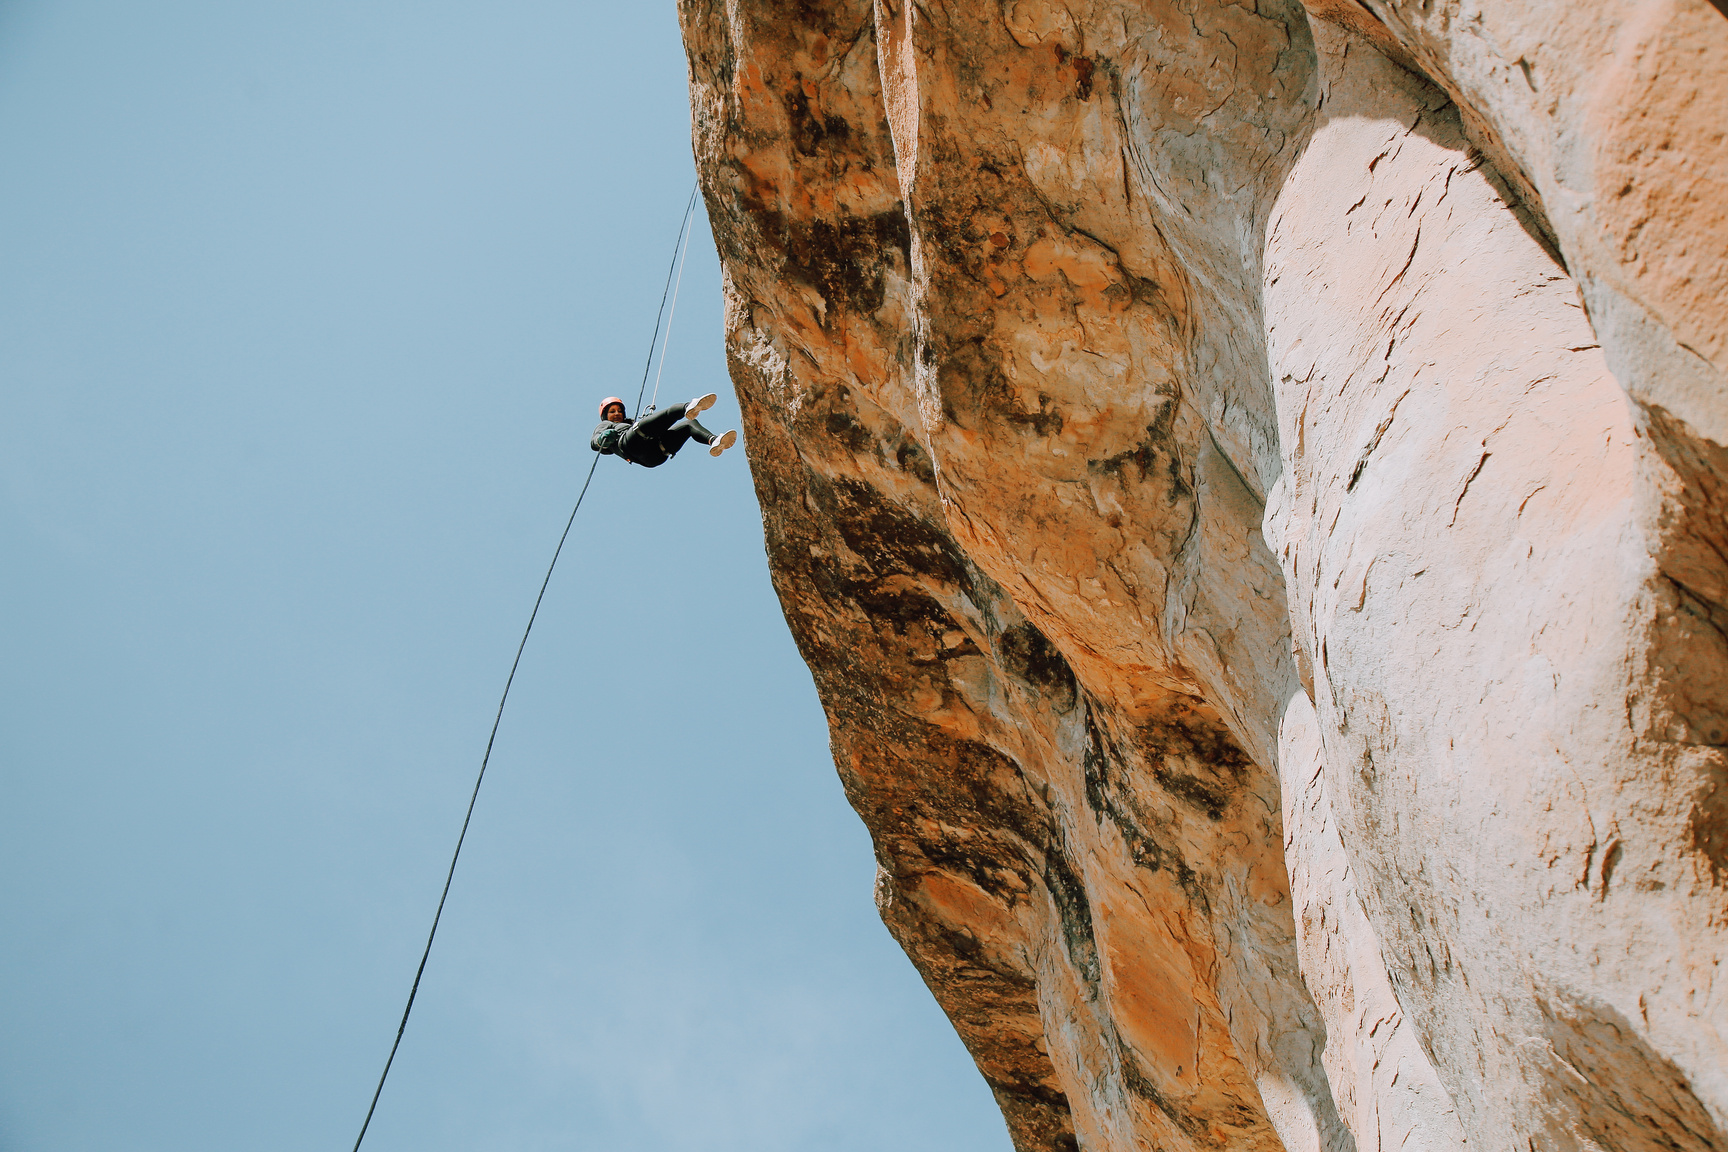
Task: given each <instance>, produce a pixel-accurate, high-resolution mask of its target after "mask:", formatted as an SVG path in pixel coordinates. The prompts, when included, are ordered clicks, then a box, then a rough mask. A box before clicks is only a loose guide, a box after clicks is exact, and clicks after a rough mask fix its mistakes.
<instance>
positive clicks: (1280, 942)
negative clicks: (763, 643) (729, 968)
mask: <svg viewBox="0 0 1728 1152" xmlns="http://www.w3.org/2000/svg"><path fill="white" fill-rule="evenodd" d="M680 12H681V16H682V19H683V24H684V32H685V38H686V43H687V46H688V49H689V55H690V69H691V88H692V99H693V103H694V109H695V131H696V150H697V156H698V161H699V165H700V171H701V176H702V184H703V190H704V194H705V196H706V199H707V206H708V211H709V215H710V218H711V220H712V222H713V226H714V233H715V240H716V242H717V244H718V246H719V250H720V253H721V256H722V260H723V264H724V268H725V275H726V285H727V288H726V291H727V316H726V324H727V333H726V335H727V341H728V348H729V352H730V355H731V363H732V371H733V377H734V380H735V382H736V384H737V387H738V392H739V397H740V401H741V403H742V405H743V408H744V413H745V420H746V430H747V434H748V437H749V453H750V459H751V465H752V468H753V469H754V473H755V479H756V486H757V491H758V494H759V496H760V498H761V502H762V508H763V516H764V522H765V524H766V526H767V535H768V548H769V553H770V559H771V563H772V569H773V573H774V579H775V582H776V587H777V588H778V590H779V593H780V596H781V599H782V601H783V603H784V605H785V609H786V614H787V618H788V620H789V621H790V623H791V626H792V630H793V633H794V635H795V636H796V638H797V640H798V643H799V645H800V647H801V649H802V651H803V653H804V655H805V657H806V659H807V660H808V661H809V663H810V666H811V669H812V671H813V672H814V674H815V677H816V681H817V685H818V688H819V690H820V692H821V696H822V699H823V702H824V705H825V707H826V708H827V711H828V716H829V721H830V724H831V728H832V733H833V748H834V754H835V759H836V762H837V764H838V767H839V770H840V774H841V778H842V780H843V781H844V783H845V786H846V789H847V792H848V794H849V796H850V797H851V799H852V802H853V804H854V805H855V807H856V808H857V810H858V812H859V813H860V815H861V816H862V817H863V818H864V820H865V822H866V824H867V825H868V826H869V828H870V830H871V832H872V834H873V835H874V837H875V843H876V848H877V855H878V859H879V861H880V865H881V869H880V873H879V878H878V890H877V901H878V904H879V906H880V908H881V911H882V915H883V918H884V919H885V920H886V921H887V923H888V926H889V928H890V930H891V931H893V932H894V934H895V936H896V937H897V938H898V939H899V940H900V942H901V943H902V944H903V945H904V946H905V948H906V950H907V952H908V954H909V955H910V956H911V957H912V959H913V962H914V963H915V964H917V966H918V968H919V970H920V971H921V972H922V973H923V975H924V977H925V979H926V981H927V982H928V983H929V985H930V987H931V989H932V990H933V991H934V992H935V994H936V996H937V998H938V999H939V1000H940V1002H941V1003H942V1005H943V1007H944V1008H945V1009H946V1010H947V1012H948V1014H949V1016H950V1018H951V1019H952V1020H953V1021H954V1025H955V1027H956V1028H957V1029H958V1030H959V1032H960V1034H961V1036H962V1037H963V1039H964V1040H965V1042H966V1044H967V1046H968V1047H969V1048H970V1050H971V1051H972V1053H973V1055H974V1057H975V1058H976V1060H977V1063H978V1067H979V1069H980V1070H981V1072H982V1073H983V1075H984V1076H985V1078H986V1079H987V1080H988V1082H989V1083H990V1085H991V1087H992V1088H993V1090H994V1091H995V1093H996V1097H997V1099H998V1100H999V1101H1000V1103H1001V1106H1002V1109H1003V1112H1004V1114H1005V1116H1006V1117H1007V1120H1008V1124H1009V1128H1010V1131H1011V1133H1012V1135H1013V1138H1014V1141H1015V1144H1016V1146H1017V1147H1018V1148H1020V1149H1022V1150H1024V1152H1030V1150H1033V1149H1060V1148H1075V1147H1079V1148H1083V1149H1087V1150H1088V1152H1104V1150H1112V1152H1114V1150H1123V1152H1126V1150H1129V1149H1163V1150H1170V1152H1175V1150H1178V1149H1202V1148H1231V1149H1250V1148H1266V1149H1273V1148H1278V1147H1285V1148H1290V1149H1304V1150H1306V1149H1351V1148H1356V1149H1362V1150H1365V1152H1366V1150H1368V1149H1379V1148H1383V1147H1384V1148H1410V1149H1423V1150H1430V1149H1431V1150H1453V1149H1461V1148H1464V1147H1465V1146H1467V1145H1470V1146H1474V1147H1476V1148H1480V1149H1598V1148H1599V1149H1688V1150H1690V1149H1708V1148H1728V1037H1725V1036H1724V1028H1725V1027H1728V1011H1725V1006H1724V1000H1723V997H1724V995H1725V994H1728V989H1725V990H1724V991H1723V992H1719V991H1718V990H1717V988H1716V980H1717V971H1718V966H1719V964H1720V961H1721V959H1722V955H1723V941H1724V933H1723V927H1724V917H1725V916H1728V887H1725V886H1728V787H1724V785H1725V784H1728V758H1725V752H1728V520H1725V516H1728V512H1725V504H1724V499H1723V497H1724V491H1725V488H1724V485H1728V448H1725V447H1724V445H1728V303H1725V302H1728V143H1725V139H1724V133H1725V131H1728V18H1725V17H1724V15H1723V13H1722V12H1720V11H1718V10H1717V9H1716V8H1714V7H1712V6H1711V5H1710V4H1708V3H1706V2H1705V0H1625V2H1623V3H1618V4H1615V3H1607V2H1599V3H1589V4H1584V5H1558V4H1529V3H1524V4H1519V3H1514V2H1512V0H1366V3H1365V4H1359V3H1357V2H1356V0H1309V2H1308V3H1307V5H1306V7H1304V6H1303V5H1301V4H1298V3H1296V2H1295V0H1244V2H1239V3H1225V2H1221V0H1138V2H1128V0H1068V2H1066V3H1061V2H1057V0H974V2H972V3H955V2H953V0H925V2H918V0H875V2H874V3H873V4H872V3H871V2H869V0H728V2H726V3H719V2H707V0H680Z"/></svg>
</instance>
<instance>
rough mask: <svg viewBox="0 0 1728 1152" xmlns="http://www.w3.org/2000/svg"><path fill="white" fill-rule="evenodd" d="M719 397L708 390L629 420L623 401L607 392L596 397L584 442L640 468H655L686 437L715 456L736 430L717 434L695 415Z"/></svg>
mask: <svg viewBox="0 0 1728 1152" xmlns="http://www.w3.org/2000/svg"><path fill="white" fill-rule="evenodd" d="M719 398H720V397H718V396H716V395H715V394H714V393H712V392H710V393H708V394H707V395H706V396H698V397H696V399H694V400H692V401H690V403H688V404H672V405H670V406H668V407H665V408H661V409H658V410H656V409H655V408H654V407H653V406H650V407H649V409H648V412H647V414H646V415H643V416H638V417H637V418H636V419H635V420H631V419H630V418H629V417H628V416H626V415H625V414H624V401H623V400H620V399H619V398H618V397H616V396H608V397H606V399H604V400H602V401H600V424H599V426H598V427H596V428H595V429H594V435H593V436H592V437H591V438H590V439H589V441H588V446H589V447H590V448H592V449H594V451H596V452H599V453H600V454H601V455H604V456H622V457H624V459H626V460H628V461H630V463H632V464H640V465H642V467H644V468H658V467H660V465H662V464H664V463H666V461H668V460H670V459H672V457H674V456H676V455H677V454H678V449H680V448H682V447H684V442H685V441H686V440H694V441H696V443H698V444H706V445H707V446H708V455H710V456H718V455H720V453H722V452H724V451H726V449H728V448H730V447H732V445H734V444H736V443H738V433H737V432H736V431H731V432H722V433H720V434H719V435H718V436H716V435H715V434H714V433H712V432H710V431H708V429H706V428H704V427H702V425H701V424H699V423H697V420H696V417H697V415H698V414H700V413H702V412H706V411H707V410H708V409H710V408H712V407H714V402H715V401H716V400H718V399H719Z"/></svg>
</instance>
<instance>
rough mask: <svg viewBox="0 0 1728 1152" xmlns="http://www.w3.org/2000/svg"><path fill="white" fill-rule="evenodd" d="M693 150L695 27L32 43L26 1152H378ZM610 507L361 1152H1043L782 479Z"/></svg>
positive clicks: (619, 18)
mask: <svg viewBox="0 0 1728 1152" xmlns="http://www.w3.org/2000/svg"><path fill="white" fill-rule="evenodd" d="M688 117H689V114H688V105H687V102H686V91H685V73H684V59H683V52H682V48H681V46H680V44H679V42H678V36H677V27H676V20H675V13H674V10H673V6H672V4H671V3H670V2H669V0H657V2H656V3H652V4H599V3H587V2H577V3H572V2H569V0H565V2H562V3H559V2H553V0H491V2H490V3H487V4H473V3H466V4H458V3H452V2H449V0H292V2H289V0H248V2H245V3H235V2H234V0H157V2H155V3H150V4H140V3H136V2H135V0H0V787H3V797H0V877H3V883H0V1152H73V1150H77V1152H85V1150H98V1152H148V1150H156V1149H162V1150H169V1149H172V1150H175V1152H187V1150H205V1149H208V1150H222V1152H229V1150H237V1149H244V1150H248V1152H253V1150H257V1152H268V1150H274V1149H295V1150H303V1149H304V1150H310V1149H337V1150H345V1149H347V1148H348V1147H350V1146H351V1144H352V1142H353V1138H354V1134H355V1131H356V1129H357V1127H358V1125H359V1121H360V1118H361V1115H362V1113H363V1112H364V1109H365V1105H366V1101H367V1098H368V1096H369V1094H370V1091H371V1088H372V1085H373V1082H374V1080H375V1079H376V1077H377V1074H378V1071H379V1068H380V1066H381V1064H382V1061H383V1058H384V1055H385V1053H386V1051H387V1049H388V1046H389V1041H390V1038H391V1035H392V1032H393V1030H394V1028H395V1024H396V1020H397V1017H398V1015H399V1013H400V1011H401V1007H402V1000H403V997H404V996H405V994H406V991H407V986H408V982H409V979H410V977H411V976H412V973H413V967H414V963H415V961H416V960H417V959H418V955H419V949H420V946H421V943H422V941H423V939H424V933H425V930H426V927H427V923H428V921H429V919H430V916H431V913H432V909H433V905H434V903H435V901H436V898H437V893H438V885H439V883H440V882H441V880H442V874H443V868H444V866H445V862H446V860H447V858H448V853H449V851H450V847H451V844H452V842H453V840H454V837H455V833H456V830H457V826H458V824H459V822H460V819H461V814H462V808H463V805H464V804H465V802H466V799H467V793H468V789H469V786H470V783H471V781H472V778H473V773H474V770H475V768H476V767H477V764H478V760H479V756H480V752H481V749H482V747H483V744H484V741H485V736H486V730H487V727H488V725H489V723H490V721H491V714H492V710H493V708H494V706H495V704H496V701H497V694H498V691H499V689H500V687H501V686H502V682H503V678H504V675H505V672H506V671H507V669H508V666H509V661H510V657H511V655H512V653H513V651H514V647H515V644H516V641H517V638H518V636H519V635H520V630H521V627H522V624H523V622H524V619H525V617H526V614H527V611H528V608H529V606H530V604H531V602H532V599H533V595H534V592H535V589H536V587H537V586H538V582H539V579H540V577H541V574H542V572H543V570H544V566H545V564H546V561H547V559H548V558H549V555H550V551H551V548H552V546H553V544H554V542H555V540H556V537H557V533H558V530H559V528H560V527H561V526H562V524H563V521H564V517H565V515H566V514H567V512H568V509H569V507H570V502H571V501H572V500H573V499H574V496H575V491H576V487H577V484H578V482H579V481H580V479H581V476H582V473H583V471H584V470H585V469H586V467H587V465H588V463H589V460H590V456H589V453H588V450H587V447H586V438H587V435H588V432H589V430H590V428H591V427H592V426H593V424H594V421H595V418H596V414H595V403H596V402H597V400H598V398H599V397H600V396H602V395H604V394H606V393H608V392H618V393H622V394H625V395H634V393H635V387H636V382H637V380H638V379H639V377H640V373H641V370H642V362H643V359H644V356H645V353H646V349H647V343H648V339H649V333H650V331H651V329H652V326H653V322H654V308H655V305H656V303H657V302H658V299H659V294H660V286H661V277H662V276H663V274H664V271H665V267H666V262H667V259H668V257H669V255H670V250H671V244H672V238H673V235H674V233H675V232H676V230H677V226H678V214H679V211H680V210H681V208H682V205H683V203H684V198H685V195H686V194H687V192H688V190H689V188H690V184H691V180H692V170H691V160H690V150H689V120H688ZM718 281H719V272H718V268H717V265H716V262H715V258H714V252H713V248H712V244H711V242H710V241H709V239H708V233H707V230H706V224H705V222H701V223H700V224H699V230H698V232H697V243H696V244H695V245H694V246H693V247H692V249H691V257H690V267H689V271H688V272H687V274H686V276H685V279H684V291H683V297H682V301H681V303H680V306H679V310H678V316H677V326H676V330H675V331H674V333H673V337H672V353H671V358H670V361H669V365H668V368H667V371H666V378H667V383H666V386H665V397H664V398H667V399H677V400H681V399H685V398H687V397H688V396H690V395H693V394H695V393H698V392H702V391H707V390H710V389H713V390H718V391H719V392H720V393H721V395H722V399H721V403H720V406H719V409H718V411H717V413H716V419H715V420H713V421H711V423H713V424H715V425H717V426H731V425H732V424H734V423H735V422H736V419H735V418H736V413H737V406H736V403H735V401H734V400H733V398H732V396H731V393H730V388H729V386H728V383H727V381H726V378H725V372H724V361H723V357H722V350H721V331H720V308H719V285H718ZM589 501H590V502H589V505H588V506H587V507H586V508H585V509H584V511H583V513H582V518H581V520H580V521H579V522H578V525H577V530H576V533H575V534H574V536H573V538H572V545H571V548H570V550H569V551H567V553H566V556H565V561H564V563H563V565H562V566H561V569H560V571H559V572H558V574H557V576H556V577H555V578H554V580H553V584H552V588H551V591H550V593H549V594H548V598H547V603H546V607H545V609H544V610H543V612H542V615H541V619H540V623H539V625H538V626H537V629H536V632H535V634H534V638H533V640H532V641H531V643H530V646H529V649H528V653H527V656H526V658H525V659H524V662H523V667H522V671H521V673H520V676H519V678H518V681H517V686H516V690H515V693H514V695H513V697H512V701H511V706H510V711H509V712H508V713H507V715H506V716H505V719H504V726H503V729H502V732H501V735H500V738H499V743H498V748H497V751H496V752H495V754H494V757H493V762H492V770H491V774H490V775H489V777H488V780H487V785H486V790H485V792H483V793H482V795H481V798H480V805H479V809H478V811H477V814H476V817H475V825H474V829H473V832H472V833H471V835H470V837H469V841H468V847H467V849H466V851H465V854H464V857H463V867H462V871H461V872H459V873H458V875H457V879H456V885H455V888H454V890H453V892H452V896H451V902H450V906H449V910H448V911H447V913H446V916H445V920H444V926H443V929H442V931H441V934H440V937H439V947H438V950H437V951H436V952H435V953H434V955H433V958H432V963H431V966H430V968H429V970H428V973H427V977H426V981H425V984H424V985H423V987H422V991H421V998H420V1002H419V1005H418V1007H417V1008H416V1011H415V1016H414V1019H413V1021H412V1023H411V1024H410V1026H409V1031H408V1035H407V1040H406V1043H405V1044H404V1046H403V1051H402V1055H401V1057H400V1058H399V1059H398V1062H397V1067H396V1071H395V1072H394V1074H393V1076H392V1080H391V1083H390V1086H389V1087H388V1088H387V1089H386V1092H385V1095H384V1099H383V1103H382V1105H381V1107H380V1110H379V1115H378V1119H377V1120H376V1121H375V1122H374V1125H373V1129H372V1133H371V1135H370V1136H369V1137H368V1139H367V1147H368V1148H371V1149H376V1150H378V1152H385V1150H387V1149H397V1150H408V1149H413V1150H415V1152H440V1150H444V1149H451V1150H455V1149H461V1150H463V1152H473V1150H494V1149H496V1150H506V1149H508V1150H516V1149H523V1150H527V1149H554V1148H556V1149H570V1148H577V1149H586V1148H592V1149H604V1150H607V1152H637V1150H641V1152H660V1150H668V1152H670V1150H679V1152H683V1150H690V1152H697V1150H700V1152H728V1150H733V1149H736V1150H739V1152H744V1150H749V1152H777V1150H781V1149H785V1150H792V1149H797V1150H799V1152H823V1150H844V1152H852V1150H858V1152H863V1150H870V1152H877V1150H880V1149H885V1148H893V1149H895V1150H896V1152H919V1150H924V1149H930V1150H936V1149H941V1150H943V1152H974V1150H976V1152H1004V1150H1005V1149H1006V1148H1007V1147H1008V1142H1007V1138H1006V1135H1005V1132H1004V1130H1003V1126H1002V1123H1001V1120H1000V1118H999V1117H998V1116H997V1114H996V1112H995V1109H994V1106H993V1105H992V1103H991V1101H990V1098H989V1094H988V1092H987V1090H986V1089H985V1087H984V1085H983V1083H982V1081H981V1080H980V1079H979V1077H978V1075H977V1073H976V1072H975V1070H974V1069H973V1068H972V1066H971V1063H970V1061H969V1059H968V1058H967V1057H966V1055H965V1053H964V1051H963V1050H962V1048H961V1047H960V1044H959V1042H958V1041H957V1040H956V1039H955V1038H954V1036H953V1033H952V1032H951V1030H950V1029H949V1028H948V1025H947V1023H946V1022H945V1021H944V1020H943V1018H942V1016H941V1014H940V1012H939V1011H938V1010H937V1008H936V1006H935V1004H934V1002H933V1001H932V999H931V998H930V996H929V994H928V992H927V991H926V990H925V989H924V987H923V985H922V983H921V982H920V981H919V980H918V978H917V975H916V974H915V972H914V971H913V970H912V967H911V965H910V964H909V963H908V962H907V961H906V959H905V958H904V956H902V955H901V954H900V952H899V950H898V948H897V947H896V946H895V945H894V944H893V942H892V941H891V940H890V939H889V937H888V935H887V932H886V931H885V930H884V929H883V928H882V926H881V924H880V923H879V922H878V921H877V919H876V917H875V912H874V909H873V907H872V906H871V901H870V891H871V882H872V875H873V864H872V861H871V857H870V850H869V843H868V838H867V836H866V835H865V833H864V830H863V828H862V827H861V825H860V824H859V823H858V821H857V819H856V817H854V816H853V815H852V813H851V812H850V810H848V809H847V808H846V806H845V803H844V800H843V798H842V795H841V791H840V787H839V784H838V782H837V781H836V779H835V776H834V771H833V767H832V764H831V762H830V761H829V758H828V753H827V746H826V730H825V727H824V725H823V721H822V716H821V711H820V708H819V707H818V704H817V701H816V697H815V694H814V691H813V690H812V687H811V683H810V678H809V675H808V673H807V672H806V670H805V669H804V667H803V665H802V664H801V663H800V662H799V660H798V657H797V654H796V652H795V651H794V649H793V646H792V643H791V640H790V638H789V636H788V635H787V631H786V627H785V624H784V622H783V620H782V619H781V617H780V613H779V608H778V605H777V604H776V602H775V600H774V597H773V594H772V592H771V590H770V587H769V583H768V575H767V571H766V567H765V561H764V557H763V552H762V532H761V524H760V521H759V519H758V515H757V509H756V506H755V503H754V499H753V496H752V493H751V489H750V486H749V479H748V470H747V466H746V462H745V460H744V458H743V456H742V454H741V453H736V454H732V455H729V456H727V457H724V458H722V459H721V460H713V459H710V458H709V457H708V456H707V455H706V453H703V452H699V451H697V452H688V453H686V454H685V455H684V456H683V457H680V458H679V459H678V460H676V461H675V462H673V463H672V464H671V465H669V466H667V467H665V468H661V469H659V470H657V471H654V472H647V471H642V470H631V469H629V468H628V467H627V466H626V465H624V464H622V463H620V462H617V461H612V460H607V461H603V462H602V465H601V468H600V473H599V476H598V478H597V480H596V482H595V487H594V490H593V492H592V493H591V494H590V497H589Z"/></svg>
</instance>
